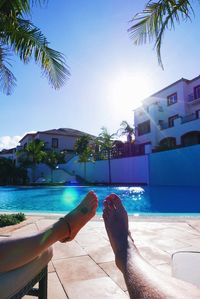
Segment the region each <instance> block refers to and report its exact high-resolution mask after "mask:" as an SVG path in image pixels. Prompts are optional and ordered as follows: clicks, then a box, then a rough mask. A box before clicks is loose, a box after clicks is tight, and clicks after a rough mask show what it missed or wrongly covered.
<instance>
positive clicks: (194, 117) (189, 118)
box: [159, 111, 200, 130]
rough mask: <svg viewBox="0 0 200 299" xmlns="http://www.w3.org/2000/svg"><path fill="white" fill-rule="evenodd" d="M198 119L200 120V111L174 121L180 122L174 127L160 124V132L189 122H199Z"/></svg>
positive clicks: (165, 123)
mask: <svg viewBox="0 0 200 299" xmlns="http://www.w3.org/2000/svg"><path fill="white" fill-rule="evenodd" d="M178 119H179V121H178ZM197 119H200V112H199V111H197V112H196V113H192V114H188V115H185V116H179V118H177V119H175V120H174V121H176V122H177V121H178V123H174V122H173V125H171V126H170V125H169V123H167V122H163V123H160V124H159V126H160V130H165V129H169V128H173V127H174V126H176V125H177V124H181V125H182V124H185V123H187V122H190V121H194V120H197Z"/></svg>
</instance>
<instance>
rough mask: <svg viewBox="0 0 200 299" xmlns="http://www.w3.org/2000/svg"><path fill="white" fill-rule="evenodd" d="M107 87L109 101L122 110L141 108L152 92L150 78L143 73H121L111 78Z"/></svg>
mask: <svg viewBox="0 0 200 299" xmlns="http://www.w3.org/2000/svg"><path fill="white" fill-rule="evenodd" d="M109 85H110V86H109V90H110V91H109V93H110V96H109V97H110V99H112V101H114V102H115V104H116V105H119V106H120V109H122V110H123V109H124V108H123V107H125V106H126V108H127V106H128V107H129V108H130V109H131V110H132V109H135V108H137V107H139V106H141V104H142V100H144V99H145V98H146V97H148V96H150V92H151V90H152V84H151V78H150V77H149V76H148V75H147V74H145V73H143V72H137V73H130V72H121V73H119V74H118V75H116V76H113V78H112V80H111V81H110V84H109Z"/></svg>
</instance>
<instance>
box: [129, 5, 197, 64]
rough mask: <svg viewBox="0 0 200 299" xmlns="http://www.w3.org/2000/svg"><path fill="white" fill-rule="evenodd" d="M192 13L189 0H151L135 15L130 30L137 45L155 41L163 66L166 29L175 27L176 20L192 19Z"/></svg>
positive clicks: (178, 21) (177, 21) (159, 59)
mask: <svg viewBox="0 0 200 299" xmlns="http://www.w3.org/2000/svg"><path fill="white" fill-rule="evenodd" d="M191 15H194V11H193V9H192V6H191V4H190V2H189V1H188V0H159V1H157V2H153V1H152V0H150V1H149V2H148V3H147V4H146V7H145V9H144V10H143V11H142V12H141V13H138V14H136V15H135V16H134V17H133V19H132V20H131V22H134V24H133V25H132V26H131V27H130V28H129V29H128V32H130V37H131V39H132V40H133V42H134V44H135V45H142V44H146V43H151V42H154V47H155V48H156V51H157V57H158V62H159V64H160V65H161V67H163V64H162V59H161V45H162V40H163V36H164V32H165V30H166V29H169V30H171V29H172V28H175V22H176V23H180V22H181V21H187V20H191Z"/></svg>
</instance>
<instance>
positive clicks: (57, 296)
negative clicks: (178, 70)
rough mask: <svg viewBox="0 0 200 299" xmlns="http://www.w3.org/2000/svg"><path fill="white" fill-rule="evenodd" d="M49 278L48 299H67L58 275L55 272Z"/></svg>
mask: <svg viewBox="0 0 200 299" xmlns="http://www.w3.org/2000/svg"><path fill="white" fill-rule="evenodd" d="M48 276H49V280H48V299H67V295H66V293H65V291H64V289H63V287H62V285H61V283H60V280H59V278H58V276H57V274H56V273H55V272H54V273H50V274H49V275H48Z"/></svg>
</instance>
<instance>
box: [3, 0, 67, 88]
mask: <svg viewBox="0 0 200 299" xmlns="http://www.w3.org/2000/svg"><path fill="white" fill-rule="evenodd" d="M47 2H48V0H0V89H1V90H2V91H3V92H4V93H6V94H11V92H12V90H13V88H14V87H15V85H16V78H15V76H14V74H13V73H12V71H11V70H10V67H11V62H10V61H11V60H10V56H11V54H13V53H14V54H16V55H17V56H18V57H19V58H20V60H21V61H22V62H24V63H28V62H29V61H30V59H31V58H33V59H34V60H35V62H36V63H37V64H39V66H40V68H41V69H42V73H43V75H45V76H46V77H47V79H48V81H49V83H50V85H51V86H52V87H54V88H55V89H58V88H60V87H61V86H62V85H63V84H64V82H65V79H66V78H67V77H69V75H70V73H69V70H68V68H67V66H66V63H65V59H64V56H63V55H62V54H61V53H60V52H58V51H56V50H53V49H52V48H50V47H49V42H48V41H47V39H46V37H45V36H44V35H43V33H42V32H41V30H40V29H39V28H38V27H36V26H35V25H34V24H33V23H32V22H31V21H30V20H29V19H28V18H30V16H31V8H32V5H34V4H39V5H42V4H45V3H47Z"/></svg>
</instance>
